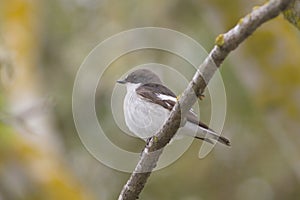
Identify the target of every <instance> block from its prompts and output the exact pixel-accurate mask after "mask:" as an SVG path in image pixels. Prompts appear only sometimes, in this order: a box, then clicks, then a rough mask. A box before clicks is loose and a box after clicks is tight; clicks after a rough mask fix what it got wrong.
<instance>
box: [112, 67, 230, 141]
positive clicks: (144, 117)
mask: <svg viewBox="0 0 300 200" xmlns="http://www.w3.org/2000/svg"><path fill="white" fill-rule="evenodd" d="M117 82H118V83H121V84H125V85H126V87H127V94H126V96H125V99H124V105H123V109H124V115H125V122H126V125H127V127H128V128H129V130H130V131H132V132H133V133H134V134H135V135H136V136H139V137H140V138H142V139H144V140H147V139H148V138H150V137H152V136H153V135H154V134H155V133H156V132H157V131H158V130H159V129H160V128H161V127H162V125H163V124H164V122H165V121H166V120H167V119H168V117H169V115H170V112H171V110H172V108H173V106H174V105H175V103H176V101H177V98H176V95H175V94H174V93H173V92H172V91H171V90H170V89H169V88H167V87H166V86H164V85H163V83H162V81H161V80H160V78H159V77H158V76H157V75H156V74H155V73H153V72H152V71H150V70H148V69H138V70H135V71H133V72H132V73H130V74H129V75H128V76H127V77H126V78H125V79H124V80H119V81H117ZM182 128H184V129H185V131H184V133H185V134H186V135H190V136H193V137H195V138H197V139H201V140H204V141H206V142H209V143H212V144H213V143H214V142H213V141H218V142H220V143H222V144H225V145H227V146H230V141H229V140H228V139H227V138H225V137H222V136H219V135H218V134H217V133H216V132H215V131H213V130H212V129H210V128H209V127H208V126H207V125H206V124H204V123H202V122H201V121H199V120H198V117H197V115H196V114H195V113H194V112H193V111H192V110H190V111H189V112H188V114H187V116H186V123H185V124H184V126H183V127H182ZM195 132H196V134H195ZM193 133H194V134H193Z"/></svg>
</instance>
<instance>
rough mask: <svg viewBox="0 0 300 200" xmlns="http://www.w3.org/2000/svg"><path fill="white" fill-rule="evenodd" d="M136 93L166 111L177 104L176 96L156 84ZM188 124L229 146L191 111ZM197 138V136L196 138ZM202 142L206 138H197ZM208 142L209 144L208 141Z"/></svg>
mask: <svg viewBox="0 0 300 200" xmlns="http://www.w3.org/2000/svg"><path fill="white" fill-rule="evenodd" d="M136 93H137V94H138V95H140V96H141V97H143V98H144V99H145V100H146V101H148V102H151V103H155V104H158V105H160V106H162V107H164V108H166V109H168V110H170V111H171V110H172V109H173V107H174V105H175V104H176V102H177V98H176V95H175V94H174V93H173V92H172V91H171V90H170V89H169V88H167V87H165V86H163V85H161V84H158V83H146V84H143V85H141V86H139V87H138V88H137V89H136ZM186 119H187V121H188V122H191V123H193V124H195V125H197V126H199V127H200V128H201V129H202V130H203V131H206V132H207V133H208V134H210V135H212V136H213V139H215V140H217V141H219V142H221V143H223V144H225V145H228V146H229V145H230V142H229V140H228V139H227V138H224V137H222V136H219V135H218V134H217V133H216V132H215V131H214V130H212V129H210V128H209V127H208V126H207V125H206V124H205V123H203V122H201V121H199V119H198V117H197V115H196V114H195V113H194V112H193V110H192V109H191V110H190V111H189V112H188V113H187V116H186ZM196 138H197V136H196ZM199 139H202V140H209V139H208V138H199ZM208 142H211V141H210V140H209V141H208Z"/></svg>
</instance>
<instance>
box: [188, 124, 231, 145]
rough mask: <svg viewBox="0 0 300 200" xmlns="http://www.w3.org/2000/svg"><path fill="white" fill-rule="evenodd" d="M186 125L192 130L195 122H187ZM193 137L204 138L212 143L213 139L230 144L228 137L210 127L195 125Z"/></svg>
mask: <svg viewBox="0 0 300 200" xmlns="http://www.w3.org/2000/svg"><path fill="white" fill-rule="evenodd" d="M187 124H188V127H190V128H192V129H193V130H195V126H194V125H195V124H193V123H190V122H187ZM194 137H195V138H197V139H201V140H204V141H206V142H208V143H211V144H214V142H213V141H218V142H220V143H222V144H224V145H226V146H230V141H229V139H227V138H225V137H223V136H220V135H218V134H217V133H216V132H215V131H214V130H212V129H210V128H206V127H205V128H204V127H201V126H197V130H196V135H194Z"/></svg>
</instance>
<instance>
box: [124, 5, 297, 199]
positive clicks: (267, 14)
mask: <svg viewBox="0 0 300 200" xmlns="http://www.w3.org/2000/svg"><path fill="white" fill-rule="evenodd" d="M290 2H291V0H271V1H269V2H268V3H266V4H264V5H263V6H260V7H255V9H253V10H252V12H251V13H250V14H248V15H247V16H246V17H244V18H243V19H241V20H240V21H239V22H238V24H237V25H236V26H235V27H234V28H232V29H231V30H229V31H228V32H227V33H225V34H221V35H219V36H218V37H217V39H216V45H215V46H214V48H213V49H212V51H211V52H210V53H209V55H208V57H207V58H206V59H205V60H204V62H203V63H202V64H201V66H200V67H199V70H198V71H197V72H196V74H195V75H194V77H193V80H192V81H191V82H190V83H189V85H188V87H187V88H186V89H185V91H184V92H183V95H182V96H181V98H180V99H179V101H178V102H177V103H176V105H175V106H174V108H173V110H172V112H171V114H170V117H169V118H168V120H167V121H166V123H165V124H164V126H163V128H162V129H161V130H160V131H159V132H158V133H157V134H156V135H155V138H152V139H151V140H150V142H149V143H148V144H147V146H146V147H145V149H144V150H143V152H142V155H141V158H140V160H139V162H138V164H137V166H136V168H135V170H134V172H133V173H132V174H131V177H130V179H129V180H128V181H127V183H126V185H125V186H124V187H123V190H122V191H121V194H120V196H119V200H133V199H137V198H138V196H139V194H140V193H141V191H142V189H143V188H144V186H145V183H146V181H147V179H148V177H149V176H150V174H151V172H152V170H153V169H154V168H155V167H156V164H157V161H158V159H159V156H160V155H161V153H162V151H163V148H164V147H165V146H166V145H167V144H168V143H169V141H170V140H171V139H172V137H173V136H174V135H175V133H176V131H177V130H178V128H179V127H180V123H181V119H182V117H184V116H185V115H186V113H187V111H188V110H189V109H190V108H191V106H192V105H193V104H194V103H195V102H196V100H197V97H199V96H201V94H202V93H203V91H204V89H205V87H206V85H207V83H208V82H209V80H210V79H211V77H212V76H213V74H214V73H215V71H216V70H217V69H218V67H219V66H220V65H221V63H222V62H223V60H224V59H225V58H226V57H227V55H228V54H229V53H230V52H231V51H232V50H234V49H235V48H237V47H238V45H239V44H241V43H242V42H243V41H244V40H245V39H246V38H247V37H248V36H249V35H251V34H252V33H253V32H254V31H255V30H256V29H257V28H258V27H259V26H260V25H261V24H263V23H264V22H266V21H268V20H270V19H272V18H274V17H276V16H278V15H279V14H280V12H281V11H282V10H284V9H285V8H286V7H287V6H288V4H289V3H290ZM194 94H196V95H197V97H196V96H195V95H194Z"/></svg>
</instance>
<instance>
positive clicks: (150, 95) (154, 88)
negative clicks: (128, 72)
mask: <svg viewBox="0 0 300 200" xmlns="http://www.w3.org/2000/svg"><path fill="white" fill-rule="evenodd" d="M136 93H137V94H138V95H140V96H141V97H143V98H144V99H145V100H146V101H149V102H151V103H155V104H158V105H161V106H162V107H164V108H166V109H168V110H172V108H173V107H174V105H175V103H176V101H177V99H176V95H175V94H174V93H173V92H172V91H171V90H170V89H169V88H167V87H165V86H163V85H161V84H158V83H146V84H143V85H141V86H139V87H138V88H137V89H136Z"/></svg>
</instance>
